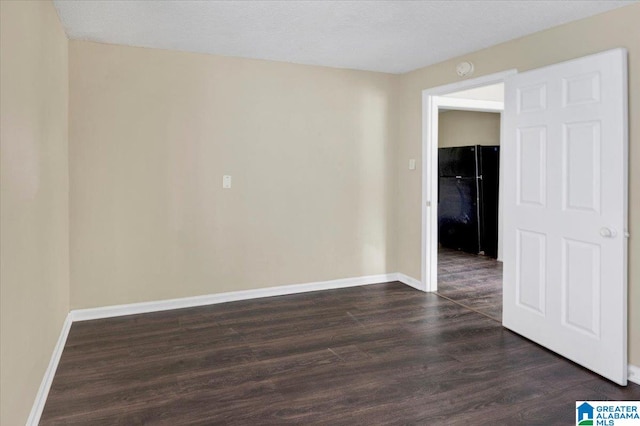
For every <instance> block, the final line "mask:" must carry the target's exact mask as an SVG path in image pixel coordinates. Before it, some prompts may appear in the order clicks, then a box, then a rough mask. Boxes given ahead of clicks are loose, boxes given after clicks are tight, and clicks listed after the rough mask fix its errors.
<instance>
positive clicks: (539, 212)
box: [501, 49, 628, 385]
mask: <svg viewBox="0 0 640 426" xmlns="http://www.w3.org/2000/svg"><path fill="white" fill-rule="evenodd" d="M626 58H627V52H626V50H624V49H615V50H610V51H607V52H603V53H599V54H596V55H591V56H587V57H584V58H580V59H576V60H572V61H568V62H563V63H560V64H556V65H551V66H548V67H545V68H539V69H536V70H532V71H528V72H524V73H521V74H517V75H515V76H512V77H509V78H507V79H506V81H505V113H504V115H503V117H504V126H505V134H504V136H505V138H504V140H505V143H504V144H503V145H502V152H501V156H502V161H501V165H502V166H503V167H504V172H505V184H504V192H503V194H504V203H505V204H504V209H505V210H504V233H505V240H504V292H503V310H504V311H503V325H504V326H505V327H507V328H509V329H511V330H513V331H515V332H516V333H518V334H521V335H522V336H524V337H527V338H529V339H531V340H533V341H534V342H537V343H539V344H541V345H543V346H545V347H547V348H549V349H551V350H552V351H554V352H557V353H559V354H560V355H562V356H565V357H566V358H569V359H571V360H572V361H574V362H576V363H578V364H581V365H583V366H585V367H586V368H588V369H590V370H593V371H595V372H596V373H598V374H601V375H602V376H604V377H606V378H608V379H610V380H612V381H614V382H616V383H619V384H621V385H626V383H627V237H628V233H627V190H628V187H627V182H628V179H627V173H628V171H627V163H628V154H627V152H628V151H627V149H628V135H627V61H626Z"/></svg>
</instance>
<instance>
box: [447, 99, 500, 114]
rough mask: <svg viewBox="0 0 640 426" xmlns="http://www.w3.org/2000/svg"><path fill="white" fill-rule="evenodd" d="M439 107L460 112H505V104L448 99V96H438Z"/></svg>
mask: <svg viewBox="0 0 640 426" xmlns="http://www.w3.org/2000/svg"><path fill="white" fill-rule="evenodd" d="M437 99H438V107H439V108H446V109H455V110H460V111H487V112H502V111H503V110H504V102H498V101H482V100H477V99H464V98H448V97H446V96H437Z"/></svg>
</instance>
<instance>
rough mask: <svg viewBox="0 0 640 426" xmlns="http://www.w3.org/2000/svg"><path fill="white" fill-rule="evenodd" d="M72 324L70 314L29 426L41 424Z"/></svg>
mask: <svg viewBox="0 0 640 426" xmlns="http://www.w3.org/2000/svg"><path fill="white" fill-rule="evenodd" d="M71 323H73V320H72V319H71V314H69V315H67V318H65V320H64V324H63V325H62V330H61V331H60V336H59V337H58V341H57V342H56V346H55V348H54V349H53V353H52V354H51V359H50V360H49V365H48V366H47V369H46V371H45V372H44V376H43V377H42V382H41V383H40V388H39V389H38V393H37V394H36V399H35V401H34V402H33V406H32V407H31V412H30V413H29V417H28V418H27V426H37V425H38V423H40V416H42V410H44V404H45V403H46V402H47V396H48V395H49V389H51V383H53V377H54V376H55V374H56V370H57V369H58V363H59V362H60V357H61V356H62V350H63V349H64V345H65V344H66V343H67V336H68V335H69V330H70V329H71Z"/></svg>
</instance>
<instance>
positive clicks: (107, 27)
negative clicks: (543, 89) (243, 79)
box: [54, 0, 631, 73]
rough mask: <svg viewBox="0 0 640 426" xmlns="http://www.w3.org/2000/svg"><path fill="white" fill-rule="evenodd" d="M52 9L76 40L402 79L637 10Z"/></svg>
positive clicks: (419, 4) (181, 0)
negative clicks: (536, 35)
mask: <svg viewBox="0 0 640 426" xmlns="http://www.w3.org/2000/svg"><path fill="white" fill-rule="evenodd" d="M54 3H55V6H56V8H57V9H58V13H59V15H60V19H61V21H62V24H63V25H64V27H65V30H66V32H67V35H68V36H69V37H70V38H72V39H81V40H91V41H98V42H104V43H113V44H124V45H128V46H141V47H153V48H161V49H173V50H182V51H188V52H201V53H212V54H217V55H226V56H239V57H245V58H258V59H269V60H275V61H285V62H294V63H300V64H310V65H324V66H330V67H338V68H352V69H359V70H370V71H383V72H390V73H403V72H407V71H411V70H414V69H416V68H420V67H423V66H427V65H431V64H434V63H437V62H441V61H443V60H446V59H449V58H452V57H455V56H460V55H463V54H465V53H469V52H473V51H475V50H478V49H482V48H484V47H488V46H492V45H494V44H497V43H501V42H504V41H507V40H511V39H514V38H517V37H521V36H524V35H526V34H530V33H533V32H537V31H540V30H543V29H545V28H550V27H553V26H556V25H560V24H563V23H565V22H569V21H573V20H576V19H580V18H583V17H587V16H590V15H594V14H597V13H601V12H604V11H606V10H609V9H614V8H617V7H620V6H624V5H627V4H630V3H631V2H630V1H477V0H476V1H255V0H254V1H207V0H200V1H193V0H163V1H157V0H156V1H150V0H115V1H113V0H101V1H88V0H85V1H78V0H54Z"/></svg>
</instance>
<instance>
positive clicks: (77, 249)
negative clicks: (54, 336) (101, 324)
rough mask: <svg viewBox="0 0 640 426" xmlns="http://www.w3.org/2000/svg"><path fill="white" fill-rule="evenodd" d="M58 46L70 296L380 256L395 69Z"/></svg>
mask: <svg viewBox="0 0 640 426" xmlns="http://www.w3.org/2000/svg"><path fill="white" fill-rule="evenodd" d="M69 55H70V61H69V63H70V129H69V131H70V142H69V143H70V147H69V155H70V160H69V161H70V181H71V195H70V199H71V259H72V266H71V283H72V288H71V305H72V308H87V307H94V306H105V305H113V304H119V303H132V302H141V301H150V300H159V299H167V298H176V297H185V296H195V295H201V294H209V293H218V292H225V291H234V290H244V289H253V288H260V287H267V286H278V285H286V284H294V283H305V282H311V281H320V280H330V279H336V278H347V277H355V276H361V275H369V274H380V273H385V272H393V271H395V270H396V266H395V264H394V258H393V251H392V248H393V243H392V239H393V232H392V224H393V209H394V208H395V207H394V206H393V204H392V203H391V201H392V196H391V194H392V192H391V188H392V187H393V186H394V182H395V181H394V178H395V177H394V174H393V167H394V165H395V162H394V158H395V157H394V147H393V146H392V144H391V139H390V134H391V133H392V127H391V125H392V116H391V112H392V102H393V99H392V93H393V91H394V89H395V86H394V84H395V82H396V81H397V76H393V75H388V74H381V73H369V72H362V71H349V70H340V69H330V68H322V67H313V66H302V65H293V64H287V63H277V62H268V61H258V60H248V59H238V58H228V57H220V56H212V55H201V54H191V53H180V52H174V51H165V50H154V49H142V48H132V47H124V46H115V45H107V44H98V43H91V42H83V41H71V42H70V53H69ZM224 174H229V175H232V177H233V186H232V189H228V190H223V189H222V176H223V175H224Z"/></svg>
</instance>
